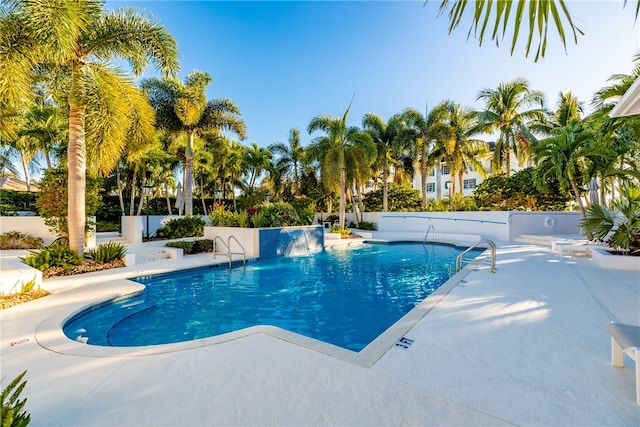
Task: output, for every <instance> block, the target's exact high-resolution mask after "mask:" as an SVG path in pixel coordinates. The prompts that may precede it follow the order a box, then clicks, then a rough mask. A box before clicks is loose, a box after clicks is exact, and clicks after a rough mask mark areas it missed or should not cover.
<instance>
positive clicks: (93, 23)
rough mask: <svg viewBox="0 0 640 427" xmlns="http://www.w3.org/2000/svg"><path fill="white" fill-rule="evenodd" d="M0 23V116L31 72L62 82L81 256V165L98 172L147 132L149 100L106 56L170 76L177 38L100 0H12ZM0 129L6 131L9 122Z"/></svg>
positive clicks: (71, 212)
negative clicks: (130, 140) (107, 9)
mask: <svg viewBox="0 0 640 427" xmlns="http://www.w3.org/2000/svg"><path fill="white" fill-rule="evenodd" d="M0 28H1V29H2V31H0V34H2V36H0V37H1V38H0V64H2V66H0V99H2V101H0V110H1V111H0V115H2V116H4V115H5V113H8V114H11V113H12V112H13V111H15V110H16V107H17V106H20V105H24V103H25V102H26V101H27V100H28V99H30V96H29V95H30V94H29V92H30V87H29V85H30V84H31V82H32V81H33V77H34V74H35V72H36V71H37V70H42V69H43V68H44V69H46V70H48V71H49V74H50V75H52V76H54V77H55V81H58V82H60V83H61V84H60V85H58V86H57V88H59V89H63V90H62V92H59V95H60V93H63V94H64V97H59V98H58V101H59V103H60V104H61V105H64V106H65V107H68V109H69V110H68V111H69V144H68V166H69V168H68V173H69V179H68V187H69V188H68V190H69V191H68V197H69V200H68V222H69V244H70V246H71V248H72V249H73V250H74V251H76V252H77V253H82V250H83V247H84V228H85V221H86V218H85V186H86V172H87V169H88V171H89V172H90V173H93V174H99V173H105V171H108V170H110V169H111V168H112V167H113V166H114V165H115V164H116V163H117V160H118V158H119V154H120V152H121V151H122V149H123V146H124V143H125V141H126V140H127V139H128V138H131V135H135V137H134V138H135V139H138V140H147V139H148V138H149V137H150V135H152V134H153V112H152V111H151V110H147V109H145V106H146V105H148V104H146V101H145V100H144V98H143V97H141V96H140V94H139V93H138V91H137V90H136V89H135V88H134V87H133V82H132V81H131V79H129V78H127V77H125V76H124V75H123V74H122V72H121V71H119V70H116V69H114V68H111V67H109V66H108V64H107V61H109V60H111V59H115V58H121V59H125V60H127V61H128V62H129V63H130V64H131V67H132V71H133V73H134V74H135V75H139V74H141V73H142V71H143V70H144V68H145V67H146V66H147V65H148V63H149V62H153V63H154V64H155V65H156V66H157V67H158V68H159V69H160V70H161V71H162V72H163V73H164V74H165V75H169V74H173V73H174V72H176V70H177V69H178V61H177V48H176V42H175V40H174V39H173V38H172V37H171V36H170V35H169V34H168V33H167V32H166V30H165V29H164V28H163V27H162V26H160V25H158V24H156V23H155V22H153V21H152V20H151V19H150V18H149V17H146V16H142V15H140V14H139V13H137V12H136V11H135V10H134V9H130V8H126V9H120V10H118V11H114V12H107V13H105V12H104V2H102V1H100V0H85V1H81V2H71V1H68V2H60V1H56V0H42V1H38V2H32V1H26V0H16V1H15V2H12V3H11V4H10V5H9V6H7V7H3V8H0ZM0 127H1V128H2V131H3V132H6V133H10V132H11V126H8V127H5V126H4V124H2V125H0ZM87 159H89V160H90V161H89V163H87ZM87 166H88V168H87Z"/></svg>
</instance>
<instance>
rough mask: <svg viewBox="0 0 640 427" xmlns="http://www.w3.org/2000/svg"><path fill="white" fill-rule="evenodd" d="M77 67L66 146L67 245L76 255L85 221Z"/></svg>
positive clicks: (80, 248) (81, 248)
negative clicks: (67, 144)
mask: <svg viewBox="0 0 640 427" xmlns="http://www.w3.org/2000/svg"><path fill="white" fill-rule="evenodd" d="M80 71H81V70H80V69H79V68H77V67H74V70H73V72H72V77H71V90H70V91H69V146H68V147H67V162H68V163H67V166H68V174H69V175H68V183H67V185H68V199H67V206H68V211H67V219H68V226H69V247H70V248H71V249H72V250H73V251H74V252H75V253H77V254H78V255H82V252H83V251H84V227H85V223H86V206H85V190H86V183H87V178H86V170H87V163H86V161H87V147H86V145H85V136H84V131H85V127H84V122H85V105H84V104H83V103H82V101H81V94H80V87H79V86H80V83H79V81H78V78H79V73H80Z"/></svg>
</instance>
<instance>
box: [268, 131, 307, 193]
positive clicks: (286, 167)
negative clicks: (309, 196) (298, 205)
mask: <svg viewBox="0 0 640 427" xmlns="http://www.w3.org/2000/svg"><path fill="white" fill-rule="evenodd" d="M269 150H271V152H272V153H273V154H275V155H276V156H279V157H278V159H277V161H276V163H275V166H276V167H277V168H278V169H279V170H282V171H284V173H285V175H293V194H294V195H297V194H298V193H299V192H300V174H301V169H302V167H303V165H304V162H305V151H304V148H303V147H302V145H300V130H299V129H296V128H293V129H291V130H290V131H289V145H288V146H287V145H285V144H283V143H282V142H276V143H274V144H271V145H270V146H269Z"/></svg>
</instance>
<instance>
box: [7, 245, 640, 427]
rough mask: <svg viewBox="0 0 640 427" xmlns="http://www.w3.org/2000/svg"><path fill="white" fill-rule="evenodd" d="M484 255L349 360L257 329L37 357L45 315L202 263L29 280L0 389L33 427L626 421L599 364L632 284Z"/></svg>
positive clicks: (511, 254) (55, 335)
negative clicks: (39, 286) (20, 389)
mask: <svg viewBox="0 0 640 427" xmlns="http://www.w3.org/2000/svg"><path fill="white" fill-rule="evenodd" d="M497 259H498V271H497V273H495V274H490V273H488V271H487V270H486V269H479V270H477V271H470V270H469V271H467V273H468V274H466V273H463V274H460V275H456V276H455V277H454V282H455V283H451V284H450V285H451V286H450V287H449V288H450V291H449V292H448V293H446V295H444V297H442V296H443V295H440V298H442V299H440V300H438V302H437V304H436V305H435V306H434V307H433V308H432V309H431V310H430V311H429V312H428V313H427V314H426V316H424V317H423V318H422V319H421V320H420V321H419V322H418V323H417V324H416V325H415V326H413V327H412V328H411V329H410V330H409V331H408V332H407V333H406V334H405V336H406V338H409V339H411V340H413V343H412V344H411V345H410V346H408V348H407V349H403V348H400V347H397V346H395V345H393V344H391V345H390V346H387V348H388V350H386V351H382V352H381V353H380V354H381V355H382V356H381V357H379V358H377V359H375V360H371V361H370V362H368V363H365V364H363V363H357V362H353V361H347V359H348V357H343V356H342V355H340V354H338V357H336V356H335V355H331V354H330V353H331V351H323V348H324V347H323V346H322V345H320V346H313V345H309V346H302V345H299V344H296V343H293V342H292V340H288V339H286V334H271V333H270V332H269V329H256V330H255V331H253V332H251V333H245V334H243V335H238V336H234V337H232V339H227V340H220V339H215V338H212V339H207V340H201V341H200V342H198V343H195V344H194V343H192V344H191V345H183V344H175V345H171V346H163V348H162V350H161V351H158V352H156V353H155V354H146V355H143V354H144V353H137V355H136V353H135V352H133V353H130V355H128V356H127V355H122V354H120V355H118V354H116V353H113V354H116V355H110V356H109V355H107V354H108V352H102V353H101V350H100V348H97V350H96V351H94V352H92V353H91V355H90V356H89V355H79V354H73V353H74V352H76V349H78V348H79V346H81V344H78V343H75V342H73V341H70V340H68V348H70V349H72V351H67V350H66V348H67V347H65V345H64V343H63V346H61V347H59V348H57V347H56V348H54V347H55V346H53V347H52V346H50V345H49V343H50V342H59V340H60V337H59V331H58V332H56V331H55V330H54V329H55V328H52V329H50V328H48V327H46V326H47V325H50V324H51V322H52V321H54V325H55V322H57V321H58V320H52V319H57V318H56V316H60V314H61V313H63V315H64V313H66V315H67V316H68V315H71V314H72V312H73V311H74V310H76V309H77V307H82V306H85V305H86V304H87V303H89V302H91V301H99V300H101V299H104V298H105V297H108V296H110V295H115V294H118V293H119V292H123V291H130V290H131V289H130V288H131V285H127V283H130V282H127V281H123V280H122V278H123V277H127V276H131V275H136V274H137V272H144V273H145V274H153V273H158V272H161V271H166V270H170V269H173V268H175V267H174V266H175V265H176V264H171V263H172V262H173V263H178V262H180V265H181V266H182V267H195V266H197V265H206V264H210V263H211V257H210V255H209V256H206V255H196V256H190V257H185V258H184V259H183V260H181V261H166V260H165V261H163V262H158V263H148V264H143V265H140V266H131V267H126V268H124V269H119V271H117V272H116V271H111V272H101V273H93V274H89V275H83V276H84V277H73V278H70V277H67V278H56V279H45V281H44V287H45V288H46V289H48V290H50V291H51V292H52V295H51V296H48V297H45V298H42V299H40V300H37V301H33V302H30V303H27V304H23V305H21V306H16V307H13V308H10V309H7V310H3V311H0V317H1V320H2V330H1V332H2V336H1V357H2V359H1V366H2V378H3V385H4V384H6V382H8V381H9V380H10V379H12V378H13V377H15V376H16V375H17V374H19V373H20V372H22V371H23V370H27V379H28V384H27V387H26V389H25V392H24V396H25V397H27V398H28V402H27V406H26V409H27V410H28V412H30V413H31V416H32V423H33V425H109V426H113V425H118V426H130V425H131V426H133V425H576V426H577V425H640V407H638V406H637V405H636V404H635V384H634V371H633V369H634V365H633V362H632V361H630V360H629V359H627V361H626V362H627V367H625V368H624V369H620V368H614V367H612V366H611V364H610V338H609V335H608V333H607V332H606V331H605V329H604V325H605V324H607V323H608V322H610V321H612V320H615V321H620V322H625V323H632V324H640V277H639V275H638V273H637V272H631V271H618V270H603V269H600V268H596V267H595V266H594V265H593V263H592V261H591V260H589V259H584V258H570V257H560V256H558V255H557V254H556V253H554V252H552V251H551V249H550V248H546V247H542V246H536V245H529V244H524V243H513V242H510V243H509V242H502V243H500V244H498V256H497ZM136 269H137V270H136ZM127 286H128V287H127ZM302 341H304V340H302ZM309 341H311V340H309ZM296 342H299V341H296ZM41 344H42V345H41ZM43 345H44V346H46V347H48V348H54V350H55V351H52V350H50V349H47V348H44V347H43ZM84 347H90V346H84ZM76 353H77V352H76ZM328 353H329V354H328ZM338 353H339V352H338ZM344 353H350V352H344ZM356 359H357V358H356Z"/></svg>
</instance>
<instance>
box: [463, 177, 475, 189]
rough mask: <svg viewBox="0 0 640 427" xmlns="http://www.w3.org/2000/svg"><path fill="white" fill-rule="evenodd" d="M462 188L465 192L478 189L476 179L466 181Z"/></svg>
mask: <svg viewBox="0 0 640 427" xmlns="http://www.w3.org/2000/svg"><path fill="white" fill-rule="evenodd" d="M462 187H463V188H464V189H465V190H471V189H473V188H476V180H475V179H465V180H464V181H462Z"/></svg>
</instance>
